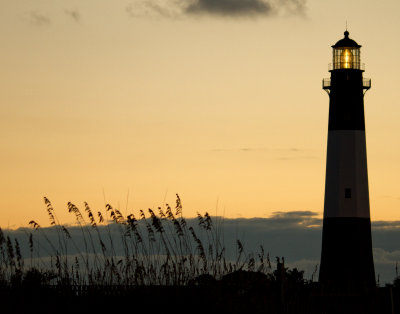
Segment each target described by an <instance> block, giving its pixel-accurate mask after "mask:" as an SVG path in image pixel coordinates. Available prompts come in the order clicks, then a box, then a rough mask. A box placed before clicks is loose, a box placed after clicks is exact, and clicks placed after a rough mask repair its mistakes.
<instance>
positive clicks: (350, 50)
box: [329, 30, 364, 71]
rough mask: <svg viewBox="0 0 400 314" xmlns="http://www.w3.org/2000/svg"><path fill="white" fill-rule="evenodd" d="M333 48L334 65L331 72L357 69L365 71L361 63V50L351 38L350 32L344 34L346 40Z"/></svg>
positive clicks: (330, 68) (342, 40)
mask: <svg viewBox="0 0 400 314" xmlns="http://www.w3.org/2000/svg"><path fill="white" fill-rule="evenodd" d="M332 48H333V63H332V64H331V65H330V67H329V70H331V71H332V70H341V69H356V70H364V65H363V64H361V62H360V48H361V46H360V45H359V44H357V43H356V42H355V41H354V40H353V39H350V38H349V32H348V31H347V30H346V31H345V32H344V38H343V39H341V40H339V41H338V42H337V43H336V44H335V45H333V46H332Z"/></svg>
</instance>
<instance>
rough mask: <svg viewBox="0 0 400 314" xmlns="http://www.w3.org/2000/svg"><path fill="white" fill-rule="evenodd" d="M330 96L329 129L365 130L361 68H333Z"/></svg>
mask: <svg viewBox="0 0 400 314" xmlns="http://www.w3.org/2000/svg"><path fill="white" fill-rule="evenodd" d="M329 98H330V102H329V125H328V129H329V131H332V130H365V122H364V93H363V79H362V71H361V70H354V69H349V70H346V69H341V70H333V71H332V72H331V88H330V94H329Z"/></svg>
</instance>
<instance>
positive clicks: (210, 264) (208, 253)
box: [0, 195, 272, 285]
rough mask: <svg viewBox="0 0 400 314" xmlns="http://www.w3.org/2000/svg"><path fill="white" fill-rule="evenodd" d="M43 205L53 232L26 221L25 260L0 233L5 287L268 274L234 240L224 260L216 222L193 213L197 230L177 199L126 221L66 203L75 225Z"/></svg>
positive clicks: (257, 257) (264, 261) (263, 261)
mask: <svg viewBox="0 0 400 314" xmlns="http://www.w3.org/2000/svg"><path fill="white" fill-rule="evenodd" d="M44 202H45V205H46V210H47V213H48V217H49V221H50V225H51V227H50V228H42V227H41V226H40V225H39V224H38V223H37V222H36V221H34V220H32V221H30V222H29V225H30V226H31V228H32V230H30V231H27V232H26V239H27V243H28V247H29V256H24V257H23V256H22V254H21V249H20V244H19V242H18V241H17V240H16V239H15V240H14V241H13V240H12V239H11V238H10V237H9V236H6V235H4V233H3V232H2V231H1V229H0V282H2V283H3V284H19V283H24V282H27V281H29V280H30V281H34V280H36V281H41V282H42V283H46V284H54V285H116V284H118V285H186V284H188V283H189V282H191V281H193V280H194V279H195V278H197V277H199V276H201V275H210V276H212V277H214V278H215V279H220V278H222V277H223V276H224V275H226V274H229V273H232V272H235V271H237V270H248V271H258V272H262V273H264V274H272V270H271V268H272V267H271V261H270V259H269V255H268V254H267V255H265V253H264V249H263V247H260V252H257V253H249V254H248V253H246V252H245V249H244V247H243V244H242V243H241V241H240V240H237V241H236V244H235V245H236V247H237V252H238V253H237V256H236V258H235V259H228V258H227V254H226V249H225V244H224V243H223V241H222V239H221V228H222V224H223V220H222V218H218V217H215V218H211V216H210V215H209V214H208V213H207V212H206V213H205V214H204V215H202V214H200V213H198V214H197V224H193V223H191V224H190V223H188V222H187V220H186V219H185V218H184V216H183V206H182V202H181V199H180V197H179V195H176V204H175V206H174V207H172V206H170V205H169V204H166V205H165V206H164V207H163V208H161V207H158V208H157V209H156V210H154V209H148V210H147V211H144V210H140V211H139V215H138V216H135V215H134V214H129V215H127V216H126V217H125V216H124V215H123V214H122V213H121V211H120V210H118V209H117V208H114V207H112V206H111V205H110V204H107V205H106V206H105V211H104V212H102V211H97V213H96V212H94V211H92V209H91V208H90V206H89V205H88V204H87V203H84V207H83V210H81V209H79V208H78V207H77V206H76V205H74V204H72V203H68V204H67V208H68V212H69V213H71V214H72V215H73V216H74V217H75V221H76V226H74V227H67V226H66V225H63V224H61V223H60V222H59V221H58V219H57V216H56V213H55V210H54V208H53V206H52V204H51V202H50V201H49V200H48V199H47V198H44ZM72 229H73V230H72ZM77 230H79V234H78V235H77V233H76V232H77ZM50 231H51V232H52V236H50V235H49V232H50ZM72 231H74V232H72ZM54 234H55V236H54ZM38 235H40V236H38ZM38 238H40V239H41V240H42V242H41V241H39V240H38ZM43 241H44V243H43Z"/></svg>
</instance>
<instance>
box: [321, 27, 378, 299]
mask: <svg viewBox="0 0 400 314" xmlns="http://www.w3.org/2000/svg"><path fill="white" fill-rule="evenodd" d="M332 48H333V60H332V63H331V64H330V65H329V72H330V73H331V77H330V78H328V79H323V81H322V88H323V89H324V90H325V91H327V92H328V95H329V122H328V148H327V158H326V178H325V201H324V219H323V230H322V251H321V263H320V272H319V282H320V283H321V284H323V285H324V286H326V287H332V288H338V289H340V290H342V291H343V292H346V291H347V292H348V291H363V290H369V289H370V288H372V287H375V271H374V262H373V255H372V240H371V219H370V209H369V192H368V171H367V151H366V140H365V119H364V95H365V92H366V91H367V90H368V89H370V88H371V80H370V79H366V78H364V77H363V73H364V64H362V63H361V59H360V48H361V46H360V45H359V44H357V42H355V41H354V40H352V39H350V37H349V32H348V31H347V30H346V31H345V32H344V38H343V39H340V40H339V41H338V42H337V43H336V44H335V45H333V46H332Z"/></svg>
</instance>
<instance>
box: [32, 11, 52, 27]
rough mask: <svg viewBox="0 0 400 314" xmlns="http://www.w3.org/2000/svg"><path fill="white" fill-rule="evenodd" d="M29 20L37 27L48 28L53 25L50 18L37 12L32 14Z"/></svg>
mask: <svg viewBox="0 0 400 314" xmlns="http://www.w3.org/2000/svg"><path fill="white" fill-rule="evenodd" d="M29 20H30V22H31V23H32V24H33V25H36V26H47V25H50V24H51V20H50V18H49V17H48V16H46V15H43V14H41V13H37V12H30V14H29Z"/></svg>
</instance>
